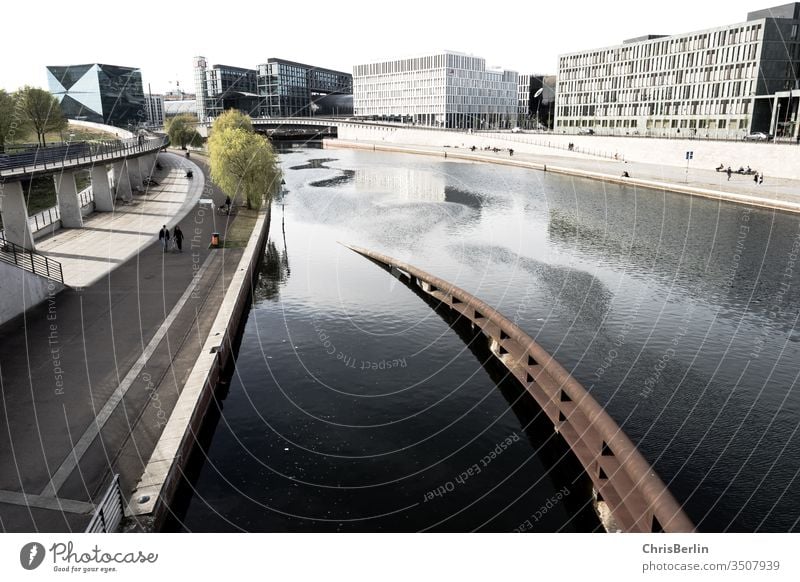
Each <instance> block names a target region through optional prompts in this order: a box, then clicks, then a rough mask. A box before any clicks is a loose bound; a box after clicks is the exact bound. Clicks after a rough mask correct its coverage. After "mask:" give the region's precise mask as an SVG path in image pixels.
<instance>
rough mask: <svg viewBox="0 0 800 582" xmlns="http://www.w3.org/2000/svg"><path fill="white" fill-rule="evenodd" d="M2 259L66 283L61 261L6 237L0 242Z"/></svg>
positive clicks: (31, 271) (0, 257)
mask: <svg viewBox="0 0 800 582" xmlns="http://www.w3.org/2000/svg"><path fill="white" fill-rule="evenodd" d="M0 261H2V262H4V263H7V264H9V265H14V266H16V267H19V268H20V269H23V270H24V271H28V272H29V273H33V274H34V275H39V276H41V277H45V278H47V279H51V280H53V281H57V282H58V283H62V284H63V283H64V272H63V270H62V269H61V263H59V262H58V261H54V260H53V259H51V258H48V257H46V256H44V255H40V254H39V253H34V252H31V251H28V250H26V249H25V248H24V247H21V246H19V245H18V244H15V243H13V242H11V241H9V240H6V239H5V237H3V239H2V243H0Z"/></svg>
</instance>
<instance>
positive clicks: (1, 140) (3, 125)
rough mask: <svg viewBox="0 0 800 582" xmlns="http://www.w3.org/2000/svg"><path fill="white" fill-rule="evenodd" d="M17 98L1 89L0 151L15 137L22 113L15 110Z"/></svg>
mask: <svg viewBox="0 0 800 582" xmlns="http://www.w3.org/2000/svg"><path fill="white" fill-rule="evenodd" d="M16 102H17V101H16V99H14V96H13V95H11V94H10V93H7V92H6V91H4V90H3V89H0V152H4V151H5V149H6V142H8V141H11V140H12V139H14V134H15V133H16V130H17V128H18V127H19V124H20V123H21V121H22V120H21V119H20V115H19V114H18V113H16V112H15V111H14V109H15V105H16Z"/></svg>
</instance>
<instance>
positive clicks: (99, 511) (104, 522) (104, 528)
mask: <svg viewBox="0 0 800 582" xmlns="http://www.w3.org/2000/svg"><path fill="white" fill-rule="evenodd" d="M124 516H125V510H124V505H123V501H122V490H121V489H120V488H119V474H117V475H114V478H113V479H112V480H111V485H109V486H108V490H107V491H106V494H105V495H103V500H102V501H101V502H100V504H99V505H98V506H97V507H96V508H95V510H94V516H93V517H92V521H90V522H89V525H88V526H86V532H85V533H113V532H115V531H117V528H119V524H120V523H122V518H123V517H124Z"/></svg>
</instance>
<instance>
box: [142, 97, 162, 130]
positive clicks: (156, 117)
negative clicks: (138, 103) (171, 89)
mask: <svg viewBox="0 0 800 582" xmlns="http://www.w3.org/2000/svg"><path fill="white" fill-rule="evenodd" d="M145 106H146V109H147V123H148V125H150V126H151V127H161V126H163V125H164V96H163V95H153V94H152V93H148V94H147V95H145Z"/></svg>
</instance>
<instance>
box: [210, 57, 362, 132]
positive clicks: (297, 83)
mask: <svg viewBox="0 0 800 582" xmlns="http://www.w3.org/2000/svg"><path fill="white" fill-rule="evenodd" d="M194 70H195V94H196V102H197V116H198V118H199V119H200V120H201V121H205V120H208V119H212V118H214V117H217V116H218V115H220V114H221V113H222V112H223V111H225V110H226V109H230V108H236V109H239V110H241V111H243V112H244V113H247V114H248V115H250V116H252V117H258V116H260V117H312V116H314V115H350V114H351V113H352V111H353V105H352V93H353V76H352V75H350V74H349V73H343V72H341V71H333V70H330V69H322V68H319V67H314V66H311V65H304V64H302V63H295V62H293V61H287V60H284V59H268V60H267V62H266V63H264V64H262V65H259V66H258V69H243V68H240V67H231V66H227V65H214V66H212V67H209V66H208V64H207V61H206V59H205V57H195V59H194Z"/></svg>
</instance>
